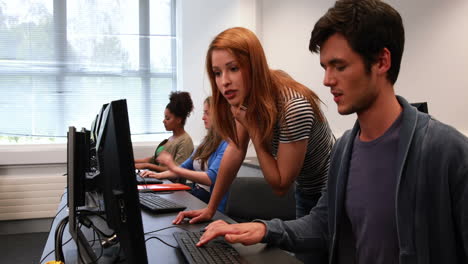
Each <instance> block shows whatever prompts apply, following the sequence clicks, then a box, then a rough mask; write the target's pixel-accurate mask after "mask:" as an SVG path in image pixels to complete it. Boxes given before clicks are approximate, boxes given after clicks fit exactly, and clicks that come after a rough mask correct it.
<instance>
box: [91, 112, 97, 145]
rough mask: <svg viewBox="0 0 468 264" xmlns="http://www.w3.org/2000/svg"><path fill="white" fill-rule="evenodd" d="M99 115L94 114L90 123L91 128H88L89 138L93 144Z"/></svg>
mask: <svg viewBox="0 0 468 264" xmlns="http://www.w3.org/2000/svg"><path fill="white" fill-rule="evenodd" d="M98 118H99V115H96V117H95V118H94V119H93V122H92V123H91V130H90V133H91V135H90V140H91V142H92V143H93V144H96V129H97V128H96V127H97V121H98Z"/></svg>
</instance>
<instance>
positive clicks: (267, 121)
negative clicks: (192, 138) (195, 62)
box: [174, 27, 334, 224]
mask: <svg viewBox="0 0 468 264" xmlns="http://www.w3.org/2000/svg"><path fill="white" fill-rule="evenodd" d="M206 70H207V72H208V75H209V79H210V82H211V87H212V92H213V105H214V109H215V110H214V113H213V121H214V124H215V126H216V129H217V130H218V132H219V133H220V134H221V136H222V137H223V138H225V139H226V140H228V142H229V146H228V147H227V148H226V151H225V154H224V158H223V161H222V162H221V166H220V169H219V176H218V182H217V185H216V187H215V189H214V191H213V193H212V196H211V200H210V203H209V204H208V207H207V208H204V209H201V210H195V211H185V212H181V213H179V215H178V216H177V218H176V219H175V220H174V223H176V224H178V223H180V222H181V221H182V220H183V219H184V218H185V217H188V218H192V219H191V220H190V222H191V223H195V222H198V221H202V220H208V219H211V218H212V216H213V215H214V213H215V211H216V206H217V204H218V203H219V201H220V200H221V197H222V196H223V194H224V193H225V192H226V191H227V190H228V188H229V185H230V184H231V183H232V181H233V179H234V178H235V176H236V173H237V171H238V170H239V168H240V166H241V164H242V161H243V160H244V158H245V155H246V152H247V147H248V143H249V140H252V143H253V146H254V148H255V151H256V153H257V158H258V161H259V164H260V167H261V170H262V173H263V176H264V177H265V180H266V181H267V182H268V183H269V184H270V185H271V187H272V188H273V190H274V191H275V193H277V194H278V195H283V194H285V193H286V192H287V191H288V189H289V188H291V186H292V185H293V184H294V182H295V188H296V216H297V217H301V216H303V215H306V214H308V213H309V211H310V209H311V208H312V207H313V206H315V204H316V202H317V200H318V199H319V198H320V196H321V191H322V189H323V188H324V187H325V184H326V180H327V173H328V167H329V161H330V151H331V148H332V145H333V143H334V137H333V134H332V132H331V130H330V127H329V125H328V122H327V120H326V118H325V116H324V115H323V113H322V111H321V110H320V99H319V98H318V96H317V95H316V94H315V93H314V92H313V91H311V90H310V89H308V88H307V87H305V86H304V85H302V84H300V83H298V82H296V81H295V80H293V79H292V78H291V77H290V76H289V75H288V74H286V73H285V72H283V71H278V70H271V69H270V68H269V67H268V64H267V61H266V57H265V54H264V51H263V48H262V46H261V44H260V41H259V40H258V39H257V37H256V36H255V34H254V33H253V32H251V31H250V30H248V29H245V28H241V27H237V28H230V29H227V30H225V31H223V32H221V33H220V34H219V35H217V36H216V37H215V38H214V40H213V41H212V42H211V44H210V46H209V49H208V52H207V56H206Z"/></svg>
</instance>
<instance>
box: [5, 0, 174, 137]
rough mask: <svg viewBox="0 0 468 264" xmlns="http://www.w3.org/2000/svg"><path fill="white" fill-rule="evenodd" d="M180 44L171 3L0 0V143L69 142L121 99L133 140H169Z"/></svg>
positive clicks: (155, 0)
mask: <svg viewBox="0 0 468 264" xmlns="http://www.w3.org/2000/svg"><path fill="white" fill-rule="evenodd" d="M175 40H176V35H175V1H171V0H151V1H150V0H139V1H135V0H69V1H66V0H15V1H6V2H5V1H2V0H0V47H2V48H1V49H0V92H1V94H2V96H1V97H0V144H15V143H31V142H32V143H34V142H38V141H39V142H46V143H51V142H59V143H62V142H65V140H66V132H67V130H68V126H72V125H73V126H76V127H77V128H81V127H86V128H88V129H89V128H90V126H91V122H92V121H93V119H94V117H95V116H96V114H97V113H98V111H99V109H100V108H101V106H102V104H104V103H107V102H109V101H111V100H117V99H127V105H128V111H129V115H130V128H131V131H132V134H136V135H141V134H160V133H165V129H164V126H163V124H162V119H163V112H164V108H165V106H166V104H167V103H168V101H169V100H168V95H169V93H170V92H171V91H173V90H176V89H177V83H176V41H175ZM33 139H35V140H33ZM38 139H39V140H38Z"/></svg>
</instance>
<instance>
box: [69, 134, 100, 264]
mask: <svg viewBox="0 0 468 264" xmlns="http://www.w3.org/2000/svg"><path fill="white" fill-rule="evenodd" d="M86 136H87V135H86V132H77V131H76V128H75V127H73V126H71V127H69V128H68V134H67V139H68V142H67V206H68V211H69V215H68V229H69V232H70V235H71V236H72V238H73V239H74V240H75V242H76V245H77V248H78V252H80V255H81V259H82V260H83V261H84V262H85V263H92V262H95V261H96V260H97V257H96V255H95V254H94V252H93V250H92V249H91V246H90V245H89V244H88V240H87V239H86V237H85V236H84V235H83V233H82V232H81V230H80V228H79V225H78V221H77V220H78V214H77V212H78V208H79V207H81V206H84V205H85V178H86V176H85V175H86V164H85V163H86V157H87V156H88V155H87V154H86V153H87V152H89V146H88V145H87V144H86ZM60 252H61V250H60Z"/></svg>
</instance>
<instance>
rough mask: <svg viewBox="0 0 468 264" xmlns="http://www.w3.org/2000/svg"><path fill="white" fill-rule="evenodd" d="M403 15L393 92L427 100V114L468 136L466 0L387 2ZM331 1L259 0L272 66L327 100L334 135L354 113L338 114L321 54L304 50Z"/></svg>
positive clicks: (417, 99)
mask: <svg viewBox="0 0 468 264" xmlns="http://www.w3.org/2000/svg"><path fill="white" fill-rule="evenodd" d="M387 3H389V4H391V5H392V6H394V7H395V8H396V9H397V10H398V11H399V12H400V14H401V16H402V18H403V23H404V25H405V30H406V36H405V37H406V43H405V52H404V55H403V61H402V67H401V71H400V76H399V79H398V81H397V83H396V86H395V89H396V93H397V94H400V95H402V96H404V97H406V98H407V99H408V100H409V101H410V102H417V101H427V102H428V106H429V113H430V114H431V115H433V116H434V117H435V118H436V119H438V120H440V121H442V122H444V123H447V124H450V125H452V126H454V127H455V128H457V129H458V130H460V131H461V132H463V133H465V135H468V122H467V120H468V118H467V117H468V107H466V105H467V100H468V48H467V47H468V35H467V34H466V28H467V27H468V16H466V15H465V14H467V13H468V1H466V0H452V1H448V2H447V1H445V2H444V1H437V0H430V1H427V0H424V1H423V0H417V1H399V0H388V1H387ZM333 4H334V1H332V0H314V1H310V0H293V1H283V0H263V1H262V5H263V9H262V16H263V19H262V29H261V31H262V43H263V45H264V48H265V52H266V54H267V58H268V60H269V64H270V67H272V68H280V69H283V70H285V71H287V72H288V73H289V74H291V75H292V76H293V77H294V78H295V79H297V80H298V81H300V82H302V83H303V84H305V85H307V86H308V87H310V88H311V89H313V90H314V91H315V92H317V94H318V95H319V96H320V98H321V99H322V100H323V101H324V102H325V104H326V105H327V107H326V108H325V114H326V116H327V118H328V120H329V122H330V124H331V126H332V129H333V131H334V133H335V134H336V135H341V134H342V132H344V130H346V129H349V128H350V127H352V124H353V123H354V120H355V118H356V117H355V115H352V116H340V115H339V114H338V113H337V111H336V105H335V103H334V102H333V100H332V96H331V94H330V93H329V89H328V88H326V87H325V86H323V84H322V78H323V70H322V68H321V67H320V65H319V57H318V55H316V54H311V53H310V52H309V50H308V45H309V39H310V33H311V31H312V29H313V27H314V24H315V22H316V21H317V20H318V19H319V18H320V17H321V16H322V15H323V14H324V13H325V12H326V11H327V10H328V8H330V7H331V6H332V5H333Z"/></svg>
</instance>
